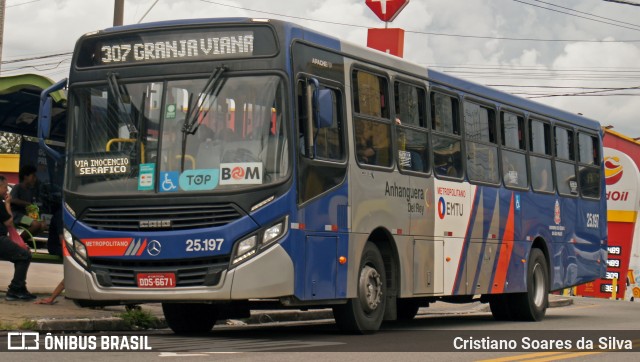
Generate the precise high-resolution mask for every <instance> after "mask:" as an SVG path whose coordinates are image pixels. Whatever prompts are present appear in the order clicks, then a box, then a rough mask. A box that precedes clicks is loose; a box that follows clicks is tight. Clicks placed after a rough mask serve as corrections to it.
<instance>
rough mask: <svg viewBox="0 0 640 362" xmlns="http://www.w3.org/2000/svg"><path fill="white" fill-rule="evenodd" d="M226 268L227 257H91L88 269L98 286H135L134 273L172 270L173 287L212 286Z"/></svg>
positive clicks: (135, 274) (216, 282)
mask: <svg viewBox="0 0 640 362" xmlns="http://www.w3.org/2000/svg"><path fill="white" fill-rule="evenodd" d="M228 267H229V257H228V256H227V257H218V258H207V259H195V260H169V261H167V260H164V261H126V260H125V261H123V260H111V259H101V258H92V259H91V269H90V270H91V271H92V272H93V273H94V274H95V276H96V280H97V281H98V284H100V286H102V287H131V288H137V281H136V280H137V279H136V276H137V274H138V273H174V274H175V277H176V287H178V288H180V287H198V286H215V285H218V283H219V282H220V278H221V276H222V273H223V272H224V271H225V270H227V268H228Z"/></svg>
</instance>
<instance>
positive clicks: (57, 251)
mask: <svg viewBox="0 0 640 362" xmlns="http://www.w3.org/2000/svg"><path fill="white" fill-rule="evenodd" d="M56 210H57V211H56V212H55V214H53V217H52V218H51V223H50V224H49V238H48V239H47V249H48V250H49V254H51V255H58V256H62V243H63V242H64V241H63V240H64V234H63V231H62V209H60V207H59V206H58V207H56ZM63 290H64V279H62V281H60V283H59V284H58V286H56V289H54V291H53V293H51V296H49V297H47V298H42V299H38V300H37V301H35V302H34V303H35V304H49V305H51V304H55V303H56V298H58V296H59V295H60V294H61V293H62V291H63Z"/></svg>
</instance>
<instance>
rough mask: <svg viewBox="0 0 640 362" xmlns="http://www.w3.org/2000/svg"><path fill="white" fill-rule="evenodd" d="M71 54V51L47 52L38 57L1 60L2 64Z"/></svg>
mask: <svg viewBox="0 0 640 362" xmlns="http://www.w3.org/2000/svg"><path fill="white" fill-rule="evenodd" d="M71 54H73V52H65V53H56V54H48V55H42V56H38V57H30V58H20V59H12V60H3V61H2V64H12V63H19V62H26V61H32V60H40V59H47V58H54V57H60V56H68V55H71Z"/></svg>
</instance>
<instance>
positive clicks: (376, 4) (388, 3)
mask: <svg viewBox="0 0 640 362" xmlns="http://www.w3.org/2000/svg"><path fill="white" fill-rule="evenodd" d="M408 3H409V0H365V4H367V6H368V7H369V8H370V9H371V10H373V12H374V13H375V14H376V15H377V16H378V18H380V20H382V21H385V22H389V21H393V19H395V18H396V16H398V14H399V13H400V11H402V9H404V7H405V6H407V4H408Z"/></svg>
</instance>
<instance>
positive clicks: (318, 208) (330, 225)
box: [283, 182, 353, 300]
mask: <svg viewBox="0 0 640 362" xmlns="http://www.w3.org/2000/svg"><path fill="white" fill-rule="evenodd" d="M348 190H349V188H348V182H344V183H343V184H342V185H340V186H338V187H337V188H335V189H332V190H330V191H328V192H326V193H325V194H323V195H321V196H319V197H317V198H316V199H314V200H312V201H310V202H308V203H306V204H304V205H303V206H302V207H301V208H300V209H299V210H298V213H297V215H296V217H295V219H292V224H291V229H292V230H291V232H292V237H291V239H290V241H289V243H290V244H287V245H283V246H284V247H285V250H287V252H288V253H289V255H290V256H291V259H292V260H293V261H294V275H295V284H294V285H295V293H294V294H295V296H296V297H297V298H298V299H300V300H320V299H334V298H336V297H339V298H342V297H345V296H346V283H347V266H346V265H340V264H338V262H337V261H338V258H339V257H340V256H347V250H346V244H347V242H346V240H347V238H348V236H347V232H348V230H349V229H348V213H347V195H348ZM348 260H353V259H350V258H348Z"/></svg>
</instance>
